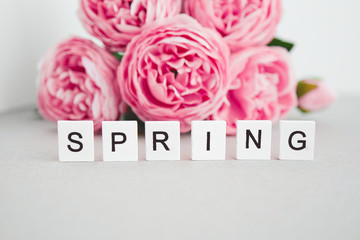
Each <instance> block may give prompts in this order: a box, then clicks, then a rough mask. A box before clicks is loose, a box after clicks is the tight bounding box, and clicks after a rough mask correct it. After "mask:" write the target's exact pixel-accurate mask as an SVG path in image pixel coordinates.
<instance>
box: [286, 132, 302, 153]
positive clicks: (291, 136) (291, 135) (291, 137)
mask: <svg viewBox="0 0 360 240" xmlns="http://www.w3.org/2000/svg"><path fill="white" fill-rule="evenodd" d="M296 134H300V135H301V136H302V137H304V138H305V137H306V134H305V133H304V132H302V131H296V132H293V133H291V134H290V137H289V146H290V148H291V149H292V150H295V151H300V150H303V149H305V148H306V141H305V140H298V141H297V142H298V143H301V144H302V145H301V146H300V147H294V145H293V144H292V139H293V137H294V136H295V135H296Z"/></svg>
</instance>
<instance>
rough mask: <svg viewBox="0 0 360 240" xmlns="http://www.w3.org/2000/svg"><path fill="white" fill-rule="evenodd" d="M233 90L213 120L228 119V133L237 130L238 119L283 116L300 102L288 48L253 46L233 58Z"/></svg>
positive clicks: (275, 118)
mask: <svg viewBox="0 0 360 240" xmlns="http://www.w3.org/2000/svg"><path fill="white" fill-rule="evenodd" d="M230 64H231V66H230V68H231V76H232V77H233V82H232V89H231V90H230V91H229V92H228V94H227V100H226V101H225V103H224V104H223V106H222V107H221V108H220V110H219V111H218V112H217V113H215V114H214V115H212V116H211V119H215V120H226V121H227V126H228V129H227V133H228V134H235V133H236V121H237V120H272V121H277V120H279V119H281V118H283V117H284V116H285V115H286V113H287V112H289V110H291V109H292V108H293V107H295V106H296V104H297V99H296V90H295V88H296V81H295V77H294V75H293V72H292V70H291V67H290V60H289V57H288V53H287V51H286V50H285V49H283V48H280V47H266V46H264V47H253V48H248V49H245V50H242V51H240V52H238V53H237V54H235V55H233V56H232V57H231V60H230Z"/></svg>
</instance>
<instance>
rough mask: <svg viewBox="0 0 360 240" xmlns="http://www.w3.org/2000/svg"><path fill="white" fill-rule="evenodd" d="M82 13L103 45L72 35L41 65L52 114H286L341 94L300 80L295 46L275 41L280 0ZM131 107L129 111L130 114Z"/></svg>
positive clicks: (196, 0) (43, 110) (88, 5)
mask: <svg viewBox="0 0 360 240" xmlns="http://www.w3.org/2000/svg"><path fill="white" fill-rule="evenodd" d="M78 14H79V18H80V20H81V22H82V24H83V26H84V27H85V29H86V30H87V31H88V32H89V34H91V35H92V36H94V37H96V38H98V39H99V40H100V41H102V42H103V44H104V48H101V47H99V46H97V45H95V44H94V43H93V42H91V41H90V40H85V39H81V38H76V37H75V38H71V39H69V40H66V41H64V42H61V43H60V44H58V45H57V46H55V47H54V48H53V49H51V50H50V51H49V52H48V53H47V54H46V55H45V56H44V57H43V59H42V61H41V63H40V67H39V81H38V107H39V112H40V114H41V115H42V116H44V117H45V118H46V119H49V120H52V121H57V120H83V119H86V120H93V121H94V123H95V129H96V130H98V129H100V128H101V121H103V120H119V119H121V117H122V118H124V115H125V116H128V115H129V114H130V115H131V114H135V115H136V116H137V117H138V118H139V119H140V120H142V121H148V120H155V121H156V120H159V121H160V120H176V121H179V122H180V126H181V131H182V132H187V131H189V130H190V123H191V122H192V121H194V120H207V119H213V120H226V121H227V123H228V124H227V126H228V129H227V132H228V134H234V133H235V123H236V121H237V120H272V121H274V122H276V121H278V120H279V119H282V118H284V117H285V116H286V115H287V113H288V112H289V111H290V110H291V109H293V108H294V107H296V106H298V108H299V109H300V110H301V111H303V112H310V111H316V110H320V109H323V108H324V107H326V106H328V105H329V104H330V103H332V102H333V101H334V100H335V97H336V95H335V93H334V92H333V90H331V89H330V88H328V87H327V86H326V85H325V84H324V83H323V82H320V81H318V80H315V79H314V80H305V81H301V82H299V83H297V82H296V80H295V76H294V74H293V71H292V67H291V64H290V60H289V51H290V50H291V49H292V47H293V44H291V43H287V42H284V41H281V40H279V39H276V38H274V37H275V33H276V27H277V25H278V23H279V21H280V19H281V14H282V1H281V0H259V1H247V0H233V1H216V0H206V1H205V0H184V1H181V0H80V8H79V12H78ZM126 110H127V111H128V112H127V113H125V112H126Z"/></svg>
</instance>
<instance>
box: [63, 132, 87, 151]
mask: <svg viewBox="0 0 360 240" xmlns="http://www.w3.org/2000/svg"><path fill="white" fill-rule="evenodd" d="M74 135H75V136H77V137H78V138H80V139H82V135H81V134H80V133H78V132H72V133H69V135H68V139H69V141H70V142H72V143H76V144H79V148H78V149H74V148H72V147H71V146H70V145H68V146H67V147H68V149H69V150H70V151H72V152H80V151H81V150H82V149H83V148H84V145H83V144H82V142H80V141H77V140H74V139H72V136H74Z"/></svg>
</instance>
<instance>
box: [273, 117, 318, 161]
mask: <svg viewBox="0 0 360 240" xmlns="http://www.w3.org/2000/svg"><path fill="white" fill-rule="evenodd" d="M314 146H315V122H314V121H280V151H279V159H280V160H313V159H314Z"/></svg>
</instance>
